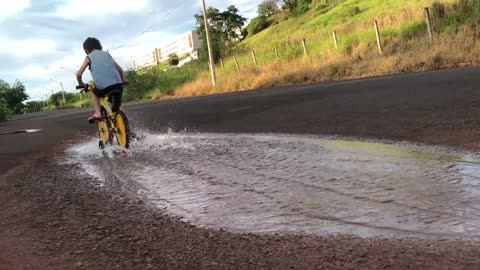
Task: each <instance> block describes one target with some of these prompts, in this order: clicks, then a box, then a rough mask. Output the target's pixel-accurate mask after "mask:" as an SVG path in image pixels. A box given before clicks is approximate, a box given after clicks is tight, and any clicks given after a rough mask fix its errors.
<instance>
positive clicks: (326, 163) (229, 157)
mask: <svg viewBox="0 0 480 270" xmlns="http://www.w3.org/2000/svg"><path fill="white" fill-rule="evenodd" d="M120 152H122V151H121V150H120V149H118V148H108V149H107V150H106V155H104V154H102V152H101V151H100V150H98V148H97V141H96V140H92V141H91V142H88V143H85V144H80V145H75V146H72V147H71V148H70V149H68V150H67V156H68V157H69V159H68V160H70V162H76V163H79V164H80V165H82V166H83V167H84V169H85V171H86V173H88V174H89V175H91V176H94V177H96V178H97V179H98V181H100V182H101V183H103V184H104V185H111V184H112V183H114V184H115V185H118V184H120V185H123V186H125V187H130V189H131V191H132V192H135V193H136V194H138V196H144V197H145V198H147V199H148V200H150V201H151V202H152V203H154V204H155V205H157V206H158V207H159V208H161V209H164V210H165V211H168V212H169V213H171V214H174V215H177V216H180V217H182V218H183V219H184V220H186V221H190V222H192V223H193V224H196V225H199V226H205V227H212V228H224V229H227V230H230V231H235V232H261V233H299V234H318V235H326V234H336V233H342V234H343V233H348V234H355V235H359V236H363V237H375V236H382V237H411V236H414V237H439V238H472V237H474V238H477V237H479V236H480V219H479V218H480V211H479V210H480V159H477V158H476V157H475V155H473V154H471V153H467V152H456V151H453V150H452V149H448V148H442V147H430V146H419V145H410V144H407V143H395V144H392V143H390V144H389V143H375V142H360V141H355V140H345V139H336V138H323V137H311V136H288V135H275V134H272V135H248V134H183V135H182V134H164V135H147V136H146V138H145V140H143V141H142V142H141V143H134V144H133V145H132V147H131V149H130V150H129V151H128V152H126V153H123V152H122V153H123V154H121V155H118V153H120ZM107 169H108V170H107Z"/></svg>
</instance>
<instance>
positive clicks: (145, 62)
mask: <svg viewBox="0 0 480 270" xmlns="http://www.w3.org/2000/svg"><path fill="white" fill-rule="evenodd" d="M201 46H202V43H201V41H200V39H199V37H198V34H197V32H196V31H195V30H193V31H190V32H188V33H186V34H183V35H181V36H179V37H177V38H176V39H175V40H174V41H172V42H170V43H168V44H166V45H164V46H162V47H161V48H155V50H154V51H153V52H152V53H151V54H149V55H148V56H144V57H140V58H137V59H135V60H134V61H133V68H134V69H140V68H144V67H150V66H154V65H157V64H159V63H163V62H166V61H168V56H169V55H170V54H172V53H174V54H176V55H178V56H179V57H183V56H186V55H191V56H192V57H193V58H197V57H198V50H199V49H200V48H201Z"/></svg>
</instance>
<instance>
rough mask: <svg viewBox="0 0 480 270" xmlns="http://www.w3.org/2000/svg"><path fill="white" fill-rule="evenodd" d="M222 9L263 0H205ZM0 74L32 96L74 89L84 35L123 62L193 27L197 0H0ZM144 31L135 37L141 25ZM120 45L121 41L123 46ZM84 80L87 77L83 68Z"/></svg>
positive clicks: (248, 12)
mask: <svg viewBox="0 0 480 270" xmlns="http://www.w3.org/2000/svg"><path fill="white" fill-rule="evenodd" d="M205 1H206V4H207V6H212V7H215V8H218V9H220V10H224V9H225V8H226V7H227V6H229V5H232V4H233V5H235V6H236V7H237V8H238V9H239V10H240V14H241V15H242V16H244V17H246V18H247V19H252V18H253V17H255V16H256V10H257V6H258V4H259V3H261V2H262V0H205ZM1 3H2V9H1V11H0V59H1V61H0V79H2V80H4V81H6V82H8V83H11V84H13V83H14V82H15V80H20V81H22V82H23V83H24V84H25V86H26V88H27V93H28V94H29V96H30V99H33V100H39V99H45V98H46V96H47V95H50V94H51V93H52V90H53V91H54V92H58V91H60V82H63V84H64V88H65V91H67V92H74V91H75V90H74V89H75V85H76V79H75V75H74V74H73V72H75V71H76V70H77V69H78V67H79V66H80V64H81V63H82V62H83V59H84V58H85V53H84V51H83V49H82V44H83V41H84V40H85V39H86V38H87V37H89V36H94V37H97V38H98V39H99V40H100V41H101V43H102V45H103V48H104V50H108V51H109V52H110V54H111V55H112V56H113V57H114V58H115V59H116V60H117V61H118V62H119V63H120V64H121V65H122V66H123V68H124V69H129V68H131V67H132V63H133V59H134V58H138V57H140V56H144V55H147V54H149V53H150V52H152V51H153V50H154V48H159V47H162V45H164V44H167V43H169V42H171V41H173V40H175V37H176V36H179V35H182V34H184V33H186V32H188V31H190V30H192V29H194V28H195V20H194V16H193V15H194V14H198V13H200V12H201V0H182V1H172V0H170V1H165V0H134V1H132V0H1ZM150 27H152V28H151V29H150V30H149V31H148V32H146V33H145V34H143V35H141V36H140V37H138V38H135V37H136V36H138V35H139V34H140V33H142V32H143V31H144V30H146V29H149V28H150ZM122 45H123V46H122ZM87 73H88V72H86V75H85V76H84V81H88V79H89V78H90V77H89V75H88V74H87Z"/></svg>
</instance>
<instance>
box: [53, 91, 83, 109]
mask: <svg viewBox="0 0 480 270" xmlns="http://www.w3.org/2000/svg"><path fill="white" fill-rule="evenodd" d="M64 96H65V101H66V102H67V103H70V102H75V101H77V100H78V96H77V95H75V94H74V93H63V95H62V92H57V93H53V94H52V95H51V96H50V97H49V98H48V104H50V105H53V106H55V107H61V106H62V105H64V104H63V97H64Z"/></svg>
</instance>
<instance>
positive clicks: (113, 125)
mask: <svg viewBox="0 0 480 270" xmlns="http://www.w3.org/2000/svg"><path fill="white" fill-rule="evenodd" d="M85 86H86V87H85V89H84V91H85V92H88V93H89V94H90V95H94V93H93V89H94V88H95V83H93V82H89V83H88V84H86V85H85ZM108 100H109V97H108V96H106V97H99V103H100V108H101V113H102V121H98V122H97V127H98V135H99V136H100V139H101V141H100V147H101V148H103V147H104V146H105V144H111V143H112V141H113V138H114V136H115V137H116V139H117V141H118V143H119V144H121V142H120V138H119V134H120V135H121V134H122V133H129V128H128V126H127V127H125V124H126V125H128V120H127V119H126V116H125V115H124V113H123V112H121V111H120V110H119V111H116V112H114V111H112V108H111V107H110V103H109V101H108ZM119 119H121V121H122V122H121V125H120V126H119V127H117V122H118V121H119ZM122 127H123V129H122ZM127 136H129V135H128V134H127ZM120 137H121V136H120ZM125 140H126V141H125V142H123V144H125V145H126V147H127V148H128V139H125Z"/></svg>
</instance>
